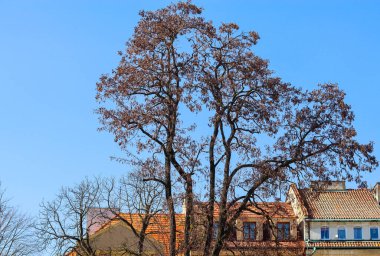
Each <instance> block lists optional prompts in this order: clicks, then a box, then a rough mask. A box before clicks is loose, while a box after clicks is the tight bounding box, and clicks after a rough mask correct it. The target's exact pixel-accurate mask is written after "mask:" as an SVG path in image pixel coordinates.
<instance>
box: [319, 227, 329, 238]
mask: <svg viewBox="0 0 380 256" xmlns="http://www.w3.org/2000/svg"><path fill="white" fill-rule="evenodd" d="M323 234H324V235H323ZM326 234H327V236H326ZM321 240H330V227H329V226H322V227H321Z"/></svg>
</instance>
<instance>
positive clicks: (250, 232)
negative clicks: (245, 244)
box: [243, 222, 256, 240]
mask: <svg viewBox="0 0 380 256" xmlns="http://www.w3.org/2000/svg"><path fill="white" fill-rule="evenodd" d="M243 235H244V240H255V239H256V223H255V222H244V223H243Z"/></svg>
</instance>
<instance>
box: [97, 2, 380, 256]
mask: <svg viewBox="0 0 380 256" xmlns="http://www.w3.org/2000/svg"><path fill="white" fill-rule="evenodd" d="M201 12H202V9H201V8H199V7H197V6H195V5H194V4H192V3H191V2H179V3H177V4H172V5H169V6H168V7H166V8H163V9H159V10H157V11H150V12H141V13H140V15H141V20H140V21H139V23H138V25H137V26H136V28H135V33H134V34H133V36H132V38H131V39H130V40H129V41H128V42H127V47H126V51H125V53H121V55H122V58H121V62H120V64H119V66H118V67H117V68H116V69H115V70H114V71H113V73H112V74H111V75H103V76H102V77H101V78H100V81H99V82H98V84H97V90H98V93H97V100H98V101H99V102H100V103H101V104H103V103H104V105H103V106H101V107H100V108H99V109H98V113H99V115H100V121H101V123H102V125H103V126H102V129H103V130H107V131H109V132H111V133H113V134H114V135H115V140H116V141H117V142H118V143H119V144H120V146H121V147H122V148H123V149H124V150H126V151H128V156H129V159H130V163H131V164H135V163H137V162H138V161H136V160H135V157H134V156H133V154H132V153H133V150H131V148H133V149H134V150H136V151H137V153H138V154H140V158H141V159H143V158H144V160H146V159H148V160H149V161H153V162H157V163H159V164H160V165H162V166H163V167H164V172H163V175H157V174H155V173H152V174H151V175H152V179H151V180H154V181H156V182H159V183H161V184H162V185H163V186H164V188H165V198H166V202H167V205H168V208H169V215H170V220H171V222H170V226H171V238H170V246H171V250H170V255H171V256H174V255H175V254H176V250H175V245H176V237H175V233H176V224H175V223H176V222H175V205H174V202H173V193H172V187H173V183H174V182H173V181H174V180H176V179H177V178H179V180H180V181H181V182H182V184H183V190H184V194H185V196H186V221H185V238H184V248H185V249H184V253H185V255H189V254H190V251H191V249H192V248H193V247H194V246H193V244H192V241H191V233H192V225H191V223H192V221H193V201H194V197H195V194H196V193H198V194H201V195H202V194H203V196H205V197H206V198H207V201H208V207H207V211H206V213H205V214H206V215H207V219H208V220H207V228H206V230H205V234H204V235H205V239H204V241H205V242H204V245H203V254H204V255H219V253H220V251H221V250H222V249H223V246H224V241H225V240H226V239H227V238H228V237H229V235H230V233H231V232H232V229H233V225H234V223H235V221H236V219H237V218H238V217H239V216H240V214H241V212H242V211H244V210H245V209H246V208H247V204H248V203H250V202H252V203H254V202H256V201H259V200H260V199H261V198H268V197H271V196H275V193H276V191H278V188H279V187H283V186H286V185H288V184H289V183H290V182H298V183H299V184H300V185H301V186H302V185H306V184H307V183H308V182H309V181H310V180H312V179H323V180H329V179H346V180H349V181H352V180H354V181H356V182H358V183H361V182H362V179H361V175H362V172H366V171H368V172H370V171H372V170H373V169H374V168H375V167H376V166H377V165H378V162H377V160H376V159H375V157H374V155H373V154H372V153H373V144H372V143H368V144H361V143H359V142H358V141H357V140H356V131H355V128H354V127H353V121H354V114H353V112H352V110H351V107H350V106H349V105H348V104H347V103H346V102H345V93H344V92H343V91H342V90H340V89H339V87H338V86H337V85H336V84H323V85H319V86H318V87H317V88H316V89H315V90H312V91H306V90H302V89H300V88H295V87H294V86H292V85H290V84H288V83H285V82H283V81H281V79H280V78H278V77H276V76H274V75H273V72H272V71H271V70H269V68H268V61H266V60H264V59H262V58H260V57H258V56H257V55H255V53H254V50H253V48H254V45H255V44H256V43H257V41H258V39H259V35H258V34H257V33H256V32H254V31H251V32H247V33H244V32H240V31H239V27H238V25H236V24H233V23H225V24H222V25H220V26H219V27H216V26H214V25H213V24H212V23H211V22H207V21H205V20H204V18H203V17H202V16H201ZM192 120H195V121H194V122H195V123H194V122H192ZM204 123H207V124H208V127H209V128H207V127H205V126H203V125H202V124H204ZM197 125H199V126H200V127H199V129H197ZM199 134H201V135H199ZM142 153H144V154H142ZM141 155H143V156H144V157H141ZM196 176H197V177H201V178H202V177H203V182H200V183H199V184H200V185H201V186H204V181H205V180H207V183H208V184H207V185H206V189H207V192H206V193H204V192H203V191H204V189H202V187H198V188H197V187H194V186H195V185H196V184H195V182H194V177H196ZM161 177H162V178H161ZM215 204H218V209H219V216H218V218H217V219H216V220H214V206H215ZM214 222H218V223H219V227H220V228H219V229H218V232H217V236H216V239H215V242H214V243H212V239H213V238H212V233H213V232H212V229H213V225H214Z"/></svg>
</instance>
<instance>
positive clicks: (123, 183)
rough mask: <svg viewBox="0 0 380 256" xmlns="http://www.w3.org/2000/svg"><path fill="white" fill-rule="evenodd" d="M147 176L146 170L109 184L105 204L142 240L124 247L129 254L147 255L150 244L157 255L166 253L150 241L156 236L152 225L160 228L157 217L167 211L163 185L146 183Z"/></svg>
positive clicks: (114, 217)
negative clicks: (156, 220) (134, 244)
mask: <svg viewBox="0 0 380 256" xmlns="http://www.w3.org/2000/svg"><path fill="white" fill-rule="evenodd" d="M145 167H146V165H145ZM145 171H146V170H145ZM143 175H144V174H143V171H135V172H131V173H130V174H128V175H126V176H123V177H122V178H121V179H120V181H119V182H117V181H116V180H115V179H109V180H108V181H107V182H106V183H105V189H106V191H107V192H106V193H105V195H106V198H105V202H106V205H107V209H109V210H110V211H111V212H112V213H113V214H112V215H113V219H116V220H119V221H121V222H123V223H124V224H126V225H127V226H128V227H129V228H130V229H131V231H132V233H133V234H134V236H135V237H136V238H137V239H138V244H137V246H131V245H130V244H128V245H126V246H124V250H125V252H127V253H129V254H131V255H136V256H141V255H145V252H144V251H145V249H146V248H145V247H146V245H148V247H149V248H151V249H153V250H154V251H155V253H156V254H163V253H164V251H163V248H161V247H159V246H158V245H157V244H155V243H152V242H151V240H149V239H147V237H148V236H149V235H152V233H151V232H150V231H149V226H150V225H159V224H158V223H155V216H157V215H158V214H160V213H163V212H164V198H163V196H164V194H163V186H162V184H160V183H157V182H154V181H144V180H143V177H144V176H143ZM154 232H157V231H156V230H155V231H154ZM163 235H164V234H163Z"/></svg>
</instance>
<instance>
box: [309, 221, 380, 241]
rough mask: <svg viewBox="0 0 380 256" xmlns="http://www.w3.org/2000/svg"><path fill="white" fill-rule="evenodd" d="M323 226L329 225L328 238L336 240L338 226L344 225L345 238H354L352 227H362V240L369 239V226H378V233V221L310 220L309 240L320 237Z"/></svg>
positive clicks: (379, 224)
mask: <svg viewBox="0 0 380 256" xmlns="http://www.w3.org/2000/svg"><path fill="white" fill-rule="evenodd" d="M306 225H307V223H306ZM323 226H327V227H329V232H330V239H329V240H338V228H339V227H345V229H346V240H354V227H362V240H370V227H377V228H379V235H380V222H310V240H320V239H321V227H323Z"/></svg>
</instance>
